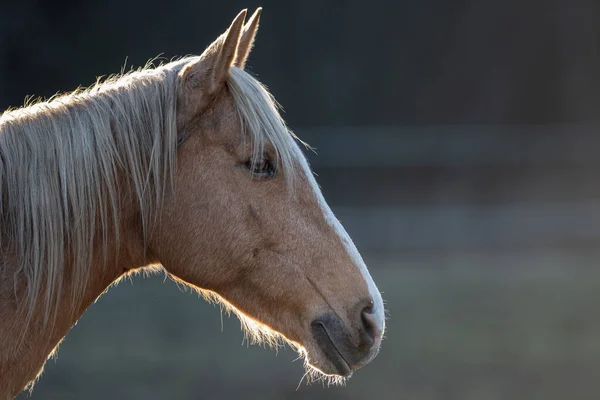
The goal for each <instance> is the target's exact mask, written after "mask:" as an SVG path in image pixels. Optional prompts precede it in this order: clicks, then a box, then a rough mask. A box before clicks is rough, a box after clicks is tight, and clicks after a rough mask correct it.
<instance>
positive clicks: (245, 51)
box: [233, 7, 262, 69]
mask: <svg viewBox="0 0 600 400" xmlns="http://www.w3.org/2000/svg"><path fill="white" fill-rule="evenodd" d="M261 12H262V7H258V8H257V9H256V11H255V12H254V14H252V16H251V17H250V19H249V20H248V22H247V23H246V25H244V30H243V31H242V37H241V38H240V43H239V45H238V49H237V53H236V56H235V61H234V62H233V65H235V66H236V67H238V68H241V69H244V66H245V65H246V60H247V59H248V55H250V51H251V50H252V46H253V45H254V37H255V36H256V31H258V21H259V20H260V13H261Z"/></svg>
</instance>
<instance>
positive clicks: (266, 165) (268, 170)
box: [244, 154, 277, 178]
mask: <svg viewBox="0 0 600 400" xmlns="http://www.w3.org/2000/svg"><path fill="white" fill-rule="evenodd" d="M244 165H245V166H246V168H247V169H248V170H249V171H250V172H251V173H252V175H253V176H254V177H257V178H271V177H273V176H275V174H276V172H277V171H276V170H275V167H274V166H273V163H272V162H271V160H270V159H269V157H268V156H267V155H266V154H263V155H262V156H260V157H256V158H251V159H250V160H248V161H247V162H246V163H245V164H244Z"/></svg>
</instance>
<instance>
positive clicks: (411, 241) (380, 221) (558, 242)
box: [334, 203, 600, 251]
mask: <svg viewBox="0 0 600 400" xmlns="http://www.w3.org/2000/svg"><path fill="white" fill-rule="evenodd" d="M334 212H335V213H336V215H337V217H338V218H339V219H340V220H341V222H342V224H343V225H344V226H345V227H346V229H347V230H348V232H349V233H350V235H351V236H352V237H353V239H354V240H355V241H356V243H357V245H358V246H359V247H362V248H367V249H368V248H373V249H382V250H390V251H403V249H406V250H412V251H423V250H465V249H486V248H495V247H499V248H507V249H509V248H526V247H539V246H553V247H559V248H560V247H561V246H565V247H568V246H571V245H579V244H585V245H594V244H597V245H600V205H598V204H589V203H574V204H537V205H528V204H522V205H495V206H458V205H453V206H451V205H449V206H432V207H426V206H425V207H421V206H402V207H385V208H384V207H374V208H365V207H334Z"/></svg>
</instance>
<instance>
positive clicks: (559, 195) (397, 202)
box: [316, 166, 600, 207]
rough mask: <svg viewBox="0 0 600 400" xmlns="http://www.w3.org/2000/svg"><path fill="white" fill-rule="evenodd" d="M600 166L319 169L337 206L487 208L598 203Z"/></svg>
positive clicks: (329, 197) (330, 199) (325, 188)
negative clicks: (488, 206) (460, 206)
mask: <svg viewBox="0 0 600 400" xmlns="http://www.w3.org/2000/svg"><path fill="white" fill-rule="evenodd" d="M599 171H600V166H599V167H596V168H583V167H571V168H560V167H536V168H516V167H492V166H480V167H459V168H434V167H377V168H373V167H369V168H352V169H348V168H317V169H316V173H317V181H318V182H319V184H320V185H321V186H322V188H323V193H324V194H325V197H326V199H327V201H328V202H329V203H330V204H331V205H339V206H370V207H373V206H401V205H421V206H423V205H427V206H430V205H444V204H446V205H448V204H456V205H469V204H473V205H481V204H492V205H493V204H505V203H519V202H520V203H538V202H539V203H545V202H554V203H556V202H560V203H566V202H581V201H592V200H594V199H597V200H598V202H600V185H599V184H598V176H599Z"/></svg>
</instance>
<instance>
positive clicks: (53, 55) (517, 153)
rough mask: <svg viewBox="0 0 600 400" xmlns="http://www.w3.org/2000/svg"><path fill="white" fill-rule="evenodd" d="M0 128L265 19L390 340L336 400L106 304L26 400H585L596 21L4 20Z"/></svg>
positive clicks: (73, 6)
mask: <svg viewBox="0 0 600 400" xmlns="http://www.w3.org/2000/svg"><path fill="white" fill-rule="evenodd" d="M0 5H1V7H0V109H5V108H7V107H9V106H13V107H18V106H20V105H21V104H23V100H24V98H25V97H26V96H31V95H33V96H43V97H48V96H51V95H53V94H54V93H56V92H57V91H60V92H64V91H70V90H73V89H75V88H76V87H78V86H79V85H83V86H87V85H89V84H91V83H93V82H94V81H95V79H96V77H97V76H102V75H108V74H111V73H116V72H119V71H120V70H121V69H122V68H123V66H124V65H125V60H127V67H126V69H128V68H129V67H130V66H135V67H139V66H142V65H144V64H145V63H146V61H147V60H148V59H150V58H153V57H155V56H157V55H162V56H164V57H166V58H167V59H168V58H171V57H173V56H181V55H186V54H198V53H201V52H202V51H203V50H204V48H205V47H206V46H207V45H208V44H209V43H210V42H211V41H212V40H213V39H214V38H216V37H217V36H218V35H219V34H220V33H221V32H222V31H224V30H225V29H226V28H227V26H228V25H229V23H230V22H231V20H232V18H233V17H234V16H235V15H236V14H237V13H238V12H239V10H240V9H242V8H246V7H247V8H249V9H250V12H252V11H253V9H254V8H255V7H256V6H258V5H261V6H263V7H264V12H263V16H262V20H261V28H260V31H259V35H258V38H257V42H256V47H255V50H254V51H253V53H252V56H251V59H250V62H249V65H250V69H251V71H253V72H254V73H255V74H256V75H257V76H258V77H259V79H260V80H261V81H263V82H264V83H265V84H267V85H268V86H269V87H270V88H271V90H272V92H273V94H274V95H275V97H276V98H277V99H278V101H279V102H280V103H281V104H282V105H283V106H284V108H285V110H286V112H285V117H286V119H287V121H288V122H289V124H290V126H291V127H292V128H293V129H294V130H295V131H296V132H297V133H298V134H299V135H300V136H301V137H302V138H303V139H305V140H307V141H308V142H309V143H311V144H312V145H314V146H315V147H316V148H317V152H318V153H319V155H318V156H314V155H311V156H310V157H311V161H312V163H313V165H314V167H315V170H316V172H317V174H318V175H319V176H318V180H319V182H320V183H321V185H322V187H323V191H324V193H325V196H326V198H327V199H328V201H329V203H330V204H331V205H332V207H333V209H334V211H335V212H336V215H338V217H339V218H340V219H341V220H342V222H343V223H344V225H345V226H346V227H347V229H348V231H349V232H350V234H351V236H353V237H354V238H355V241H356V243H357V245H358V247H359V249H360V250H361V252H362V253H363V255H364V256H365V259H366V261H367V263H368V264H369V266H370V269H371V272H372V275H373V277H374V279H375V281H376V282H377V283H378V285H379V287H380V289H381V290H382V291H383V292H384V298H385V299H386V300H387V307H388V308H389V313H390V319H389V321H388V332H387V339H386V341H385V342H384V344H383V348H382V352H381V354H380V356H379V357H378V358H377V359H376V360H375V361H373V363H372V364H370V365H369V366H367V367H365V368H364V370H361V371H359V372H358V373H356V374H355V377H354V378H353V379H352V380H350V382H349V383H348V385H347V387H345V388H329V389H324V388H322V387H321V386H319V385H313V386H311V387H306V386H304V385H301V386H300V387H299V388H298V390H296V386H297V384H298V382H299V381H300V378H301V376H302V373H303V370H302V367H301V365H300V362H296V363H292V360H293V359H294V358H295V356H294V355H293V354H292V352H291V351H289V350H287V351H280V353H279V356H278V357H274V352H272V351H265V350H262V349H260V348H256V347H251V348H249V349H246V348H245V346H244V348H241V347H240V346H239V344H240V342H241V341H242V334H240V333H239V331H238V328H237V327H236V322H235V321H228V320H225V322H224V328H223V333H221V322H220V317H219V311H218V308H216V309H214V308H213V307H211V306H208V305H206V304H205V303H204V302H203V301H201V300H199V299H197V298H196V296H195V295H189V294H187V295H186V294H182V293H180V292H179V290H178V289H177V288H176V287H175V285H173V284H172V283H169V282H163V279H162V278H158V277H154V278H150V279H142V278H141V277H138V278H135V279H134V280H133V281H134V283H135V284H134V285H130V284H128V283H121V284H120V285H119V286H118V287H116V288H112V289H111V290H110V291H109V292H108V294H106V295H105V296H103V297H102V298H101V299H100V300H99V302H98V304H95V305H94V306H92V307H91V309H90V310H89V311H88V313H86V315H85V316H84V317H83V318H82V320H81V321H80V323H79V324H78V325H77V326H76V327H75V328H74V329H73V331H72V332H71V333H70V334H69V335H68V337H67V338H66V340H65V342H64V343H63V345H62V347H61V351H60V352H59V359H58V361H57V362H56V363H55V362H53V361H50V362H49V363H48V365H47V367H46V372H45V374H44V376H43V377H42V379H41V381H40V383H39V384H38V385H37V386H36V388H35V390H34V392H33V398H39V399H50V398H52V399H54V398H60V399H79V398H86V399H106V398H130V399H171V398H178V399H179V398H181V399H196V398H248V399H254V398H262V399H281V398H290V399H291V398H296V399H300V398H307V399H308V398H310V399H315V398H323V399H325V398H328V399H329V398H332V399H359V398H370V397H378V398H383V399H388V398H389V399H396V398H407V399H482V400H487V399H504V398H510V399H534V398H540V399H549V400H552V399H565V398H577V399H584V398H590V399H593V398H598V396H599V395H600V384H599V383H598V379H597V378H598V376H599V375H600V311H599V308H598V303H599V301H600V271H599V270H598V268H597V261H596V260H597V259H598V256H599V255H600V254H599V253H600V251H599V250H598V245H599V244H600V205H599V204H598V201H597V200H598V199H599V198H600V190H599V189H598V179H597V176H598V174H597V170H598V168H599V167H600V161H599V157H598V153H599V152H598V150H599V145H600V136H598V129H597V128H598V122H599V121H598V120H599V117H598V115H599V113H598V110H600V23H599V22H600V3H597V2H596V1H594V0H569V1H567V0H554V1H541V0H530V1H492V0H477V1H475V0H460V1H452V2H450V1H442V0H437V1H435V0H429V1H417V0H409V1H376V0H372V1H368V2H367V1H359V0H348V1H316V0H307V1H293V2H292V1H283V0H279V1H274V0H271V1H263V2H256V1H251V0H248V1H201V0H194V1H181V0H171V1H155V0H144V1H141V0H121V1H116V0H104V1H81V0H78V1H74V0H60V1H32V0H19V1H7V0H1V4H0Z"/></svg>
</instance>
